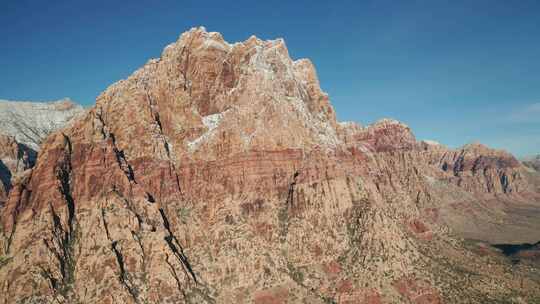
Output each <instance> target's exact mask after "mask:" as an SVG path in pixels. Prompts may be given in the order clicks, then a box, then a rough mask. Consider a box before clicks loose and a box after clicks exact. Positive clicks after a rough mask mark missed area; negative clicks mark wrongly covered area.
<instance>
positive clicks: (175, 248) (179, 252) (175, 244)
mask: <svg viewBox="0 0 540 304" xmlns="http://www.w3.org/2000/svg"><path fill="white" fill-rule="evenodd" d="M159 213H160V214H161V218H162V219H163V226H164V227H165V229H166V230H167V232H168V234H169V235H167V236H165V241H166V242H167V245H168V246H169V248H170V249H171V251H172V252H173V254H174V256H175V257H176V258H177V259H178V261H179V262H180V264H181V265H182V269H183V270H184V272H185V273H186V275H187V276H188V277H191V278H192V279H193V281H194V282H195V283H198V282H197V276H196V275H195V272H194V271H193V268H192V267H191V264H190V263H189V260H188V258H187V256H186V255H185V254H184V249H183V248H182V246H181V245H180V242H179V241H178V239H177V238H176V236H175V235H174V234H173V232H172V230H171V225H170V223H169V219H168V218H167V216H166V215H165V211H164V210H163V209H162V208H160V209H159ZM188 273H189V275H188Z"/></svg>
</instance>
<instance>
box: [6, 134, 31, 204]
mask: <svg viewBox="0 0 540 304" xmlns="http://www.w3.org/2000/svg"><path fill="white" fill-rule="evenodd" d="M36 157H37V153H36V152H35V151H34V150H32V149H30V148H29V147H27V146H26V145H24V144H21V143H18V142H17V141H16V140H15V138H14V137H11V136H6V135H1V134H0V182H1V183H0V205H3V204H4V203H5V201H6V200H7V196H8V194H9V191H10V190H11V188H12V184H13V183H12V180H13V179H15V178H16V176H17V175H18V174H20V173H21V172H23V171H25V170H28V169H30V168H31V167H32V166H33V165H34V163H35V161H36Z"/></svg>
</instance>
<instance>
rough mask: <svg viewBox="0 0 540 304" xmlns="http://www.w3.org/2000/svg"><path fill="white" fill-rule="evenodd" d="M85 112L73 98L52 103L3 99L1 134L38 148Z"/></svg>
mask: <svg viewBox="0 0 540 304" xmlns="http://www.w3.org/2000/svg"><path fill="white" fill-rule="evenodd" d="M83 112H84V109H83V107H82V106H80V105H78V104H76V103H75V102H73V101H72V100H71V99H69V98H64V99H60V100H57V101H50V102H28V101H9V100H2V99H0V133H1V134H4V135H9V136H13V137H15V139H16V140H17V141H18V142H19V143H23V144H25V145H27V146H29V147H30V148H32V149H34V150H36V151H38V150H39V146H40V145H41V143H42V142H43V140H44V139H45V138H46V137H47V136H48V135H49V134H50V133H51V132H53V131H55V130H57V129H60V128H62V127H64V126H65V125H66V124H67V123H69V122H70V121H71V119H73V118H74V117H75V116H77V115H78V114H81V113H83Z"/></svg>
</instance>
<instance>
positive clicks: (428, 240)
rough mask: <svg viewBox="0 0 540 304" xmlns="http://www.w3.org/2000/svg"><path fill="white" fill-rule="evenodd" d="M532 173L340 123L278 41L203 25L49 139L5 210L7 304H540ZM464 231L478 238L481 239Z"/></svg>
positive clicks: (507, 159)
mask: <svg viewBox="0 0 540 304" xmlns="http://www.w3.org/2000/svg"><path fill="white" fill-rule="evenodd" d="M539 185H540V181H539V180H538V176H537V175H535V174H532V173H531V172H530V170H527V168H525V167H524V166H523V165H522V164H521V163H520V162H519V161H517V160H516V159H515V158H514V157H513V156H512V155H510V154H508V153H506V152H504V151H498V150H492V149H490V148H488V147H485V146H483V145H480V144H471V145H466V146H464V147H462V148H460V149H455V150H453V149H449V148H447V147H445V146H443V145H439V144H436V143H433V142H425V141H417V140H416V138H415V136H414V134H413V133H412V131H411V129H410V128H409V127H408V126H406V125H405V124H403V123H401V122H398V121H395V120H391V119H383V120H380V121H378V122H376V123H374V124H372V125H368V126H361V125H359V124H356V123H352V122H338V121H337V120H336V115H335V112H334V109H333V107H332V105H331V103H330V101H329V97H328V95H327V94H326V93H324V92H323V91H322V90H321V89H320V86H319V82H318V79H317V75H316V72H315V68H314V66H313V65H312V63H311V62H310V61H309V60H307V59H300V60H292V59H291V58H290V56H289V54H288V50H287V48H286V46H285V43H284V41H283V40H281V39H278V40H270V41H263V40H260V39H258V38H256V37H255V36H252V37H250V38H249V39H248V40H246V41H244V42H240V43H234V44H231V43H228V42H226V41H225V40H224V39H223V37H222V36H221V35H220V34H219V33H215V32H207V31H206V30H205V29H204V28H194V29H192V30H190V31H189V32H186V33H184V34H182V35H181V36H180V38H179V39H178V41H177V42H175V43H173V44H171V45H169V46H167V47H166V48H165V49H164V51H163V53H162V55H161V57H160V58H159V59H152V60H150V61H148V63H146V64H145V65H144V66H143V67H141V68H140V69H138V70H137V71H135V72H134V73H133V74H132V75H131V76H130V77H129V78H127V79H125V80H122V81H119V82H117V83H115V84H113V85H112V86H110V87H109V88H107V89H106V90H105V91H104V92H103V93H102V94H101V95H100V96H99V97H98V98H97V100H96V105H95V106H94V107H93V108H91V109H90V110H88V112H86V113H85V114H84V115H83V116H82V117H80V118H79V119H77V120H75V121H73V122H72V124H71V125H70V126H67V127H66V128H64V129H62V130H60V131H57V132H54V133H53V134H52V135H51V136H49V137H48V138H47V139H46V141H45V142H44V143H43V145H42V148H41V150H40V153H39V157H38V159H37V162H36V165H35V166H34V167H33V168H32V169H31V170H28V171H26V173H25V174H24V176H22V177H21V178H19V179H18V181H17V182H16V183H15V184H14V185H13V188H12V190H11V192H10V194H9V198H8V201H7V203H6V204H5V207H4V208H3V210H2V217H1V219H2V238H0V245H2V247H3V248H4V253H3V254H4V255H3V257H2V262H1V263H0V265H2V266H1V268H0V278H1V282H2V286H1V287H0V288H1V289H2V293H0V299H1V300H3V301H4V302H8V303H16V302H24V303H43V302H46V303H49V302H58V303H97V302H99V303H184V302H185V303H372V304H373V303H508V301H514V302H517V303H527V302H529V303H534V301H538V299H540V280H539V278H538V269H537V268H534V267H532V266H530V265H529V264H527V263H528V262H523V263H518V264H512V263H511V261H510V260H509V259H507V258H506V257H505V256H503V255H502V254H501V253H500V251H498V250H497V249H495V248H492V247H490V246H489V245H486V244H488V243H498V244H500V243H505V244H512V243H521V242H528V243H531V244H533V243H536V242H537V241H538V240H539V239H540V229H539V228H540V227H539V223H538V222H539V221H538V216H535V215H539V214H540V186H539ZM472 239H475V240H474V241H473V240H472Z"/></svg>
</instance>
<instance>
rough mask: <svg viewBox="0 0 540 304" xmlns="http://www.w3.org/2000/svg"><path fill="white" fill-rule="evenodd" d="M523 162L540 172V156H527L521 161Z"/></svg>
mask: <svg viewBox="0 0 540 304" xmlns="http://www.w3.org/2000/svg"><path fill="white" fill-rule="evenodd" d="M521 162H522V163H523V164H524V165H525V166H527V167H529V168H531V169H534V170H536V171H540V154H537V155H531V156H526V157H524V158H522V159H521Z"/></svg>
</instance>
